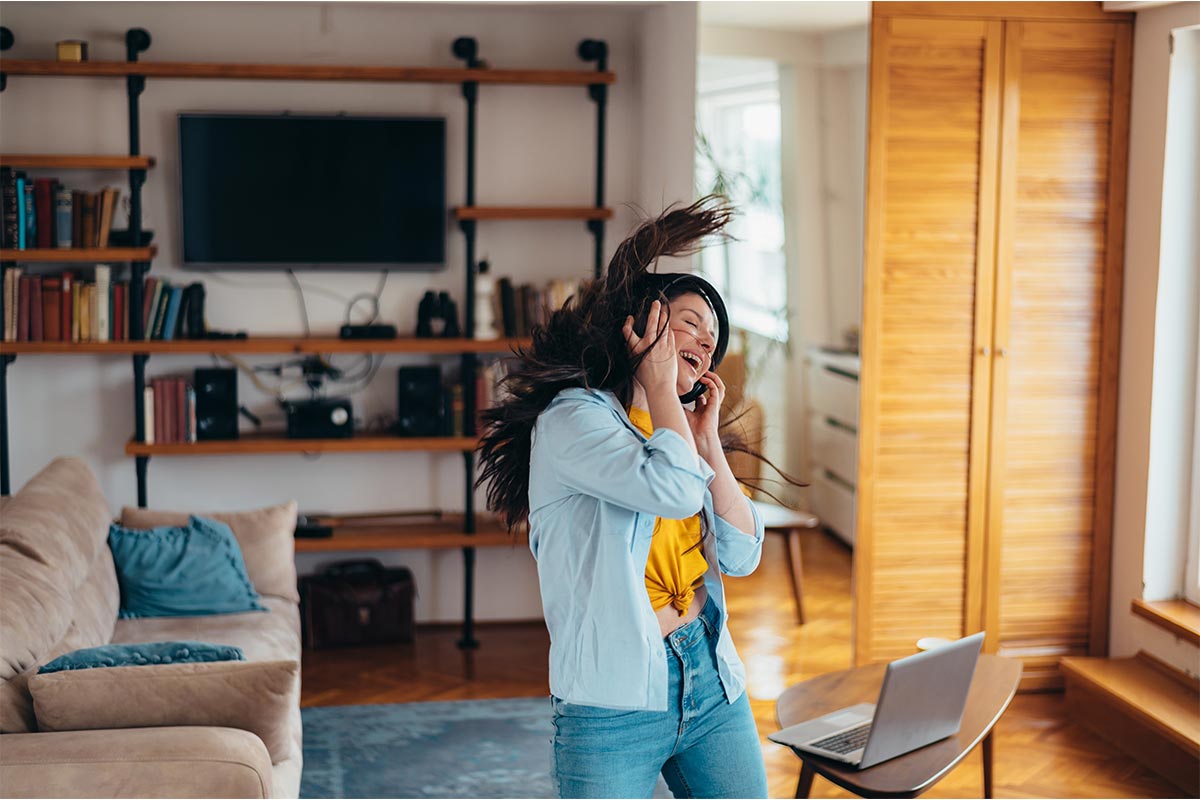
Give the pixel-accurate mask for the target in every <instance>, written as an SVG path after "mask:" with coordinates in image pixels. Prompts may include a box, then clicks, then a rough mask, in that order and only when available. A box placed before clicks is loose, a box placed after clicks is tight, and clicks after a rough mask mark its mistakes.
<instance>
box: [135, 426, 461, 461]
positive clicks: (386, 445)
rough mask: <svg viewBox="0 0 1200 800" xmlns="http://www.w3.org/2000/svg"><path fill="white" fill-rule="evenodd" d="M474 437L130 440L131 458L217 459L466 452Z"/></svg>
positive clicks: (254, 436) (265, 435)
mask: <svg viewBox="0 0 1200 800" xmlns="http://www.w3.org/2000/svg"><path fill="white" fill-rule="evenodd" d="M476 444H477V440H476V439H475V437H473V436H426V437H411V438H409V437H402V436H355V437H352V438H349V439H289V438H287V436H286V435H285V434H283V433H282V432H276V433H253V434H244V435H243V436H242V437H241V438H239V439H230V440H228V441H204V442H192V443H180V442H176V443H171V444H143V443H141V442H136V441H133V440H130V441H129V442H127V443H126V444H125V455H127V456H215V455H251V454H264V453H389V452H404V451H416V452H442V453H449V452H466V451H468V450H474V449H475V445H476Z"/></svg>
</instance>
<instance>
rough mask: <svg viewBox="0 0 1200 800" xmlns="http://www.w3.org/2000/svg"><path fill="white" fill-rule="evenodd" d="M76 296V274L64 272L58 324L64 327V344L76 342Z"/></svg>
mask: <svg viewBox="0 0 1200 800" xmlns="http://www.w3.org/2000/svg"><path fill="white" fill-rule="evenodd" d="M74 296H75V274H74V273H72V272H64V273H63V274H62V291H61V293H60V295H59V315H58V323H59V324H60V325H62V340H63V341H64V342H74V341H76V339H75V338H74V330H75V329H74V324H73V320H74V316H73V315H74V305H73V299H74Z"/></svg>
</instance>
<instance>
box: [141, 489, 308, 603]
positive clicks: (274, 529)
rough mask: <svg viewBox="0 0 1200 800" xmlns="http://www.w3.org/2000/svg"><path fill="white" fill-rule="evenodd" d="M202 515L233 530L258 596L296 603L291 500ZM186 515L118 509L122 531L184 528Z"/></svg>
mask: <svg viewBox="0 0 1200 800" xmlns="http://www.w3.org/2000/svg"><path fill="white" fill-rule="evenodd" d="M203 515H204V516H205V517H208V518H210V519H215V520H220V521H221V522H224V523H225V524H226V525H228V526H229V527H230V529H231V530H232V531H233V535H234V536H235V537H236V538H237V541H238V545H239V546H240V547H241V548H242V558H243V559H244V560H245V562H246V572H247V573H249V575H250V581H251V582H252V583H253V584H254V588H255V589H257V590H258V592H259V594H263V595H274V596H275V597H282V598H284V599H286V600H291V601H292V602H293V603H299V602H300V595H299V593H298V592H297V589H296V562H295V538H294V537H295V531H296V502H295V501H294V500H292V501H289V502H287V503H283V504H281V505H277V506H269V507H267V508H260V509H257V510H255V511H217V512H208V511H205V512H203ZM189 516H190V515H189V514H188V513H186V512H180V511H154V510H151V509H147V508H132V507H130V506H126V507H124V508H122V509H121V525H123V526H124V527H126V528H154V527H158V526H160V525H185V524H187V520H188V517H189Z"/></svg>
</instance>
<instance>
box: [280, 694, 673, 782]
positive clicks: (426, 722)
mask: <svg viewBox="0 0 1200 800" xmlns="http://www.w3.org/2000/svg"><path fill="white" fill-rule="evenodd" d="M302 716H303V718H304V773H303V776H302V780H301V783H300V796H301V797H304V798H311V797H338V798H341V797H463V798H469V797H555V796H556V794H555V791H554V787H553V786H552V784H551V782H550V766H551V758H552V744H551V741H552V739H553V736H554V723H553V722H552V721H551V718H550V700H549V698H546V697H540V698H539V697H533V698H519V699H513V700H459V701H455V702H445V703H398V704H390V705H372V706H324V707H320V708H305V709H303V710H302ZM655 796H656V797H670V796H671V794H670V792H669V791H668V790H667V787H666V784H665V783H664V782H663V780H662V778H659V782H658V791H656V792H655Z"/></svg>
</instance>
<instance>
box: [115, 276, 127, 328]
mask: <svg viewBox="0 0 1200 800" xmlns="http://www.w3.org/2000/svg"><path fill="white" fill-rule="evenodd" d="M128 288H129V284H127V283H125V281H117V282H116V283H114V284H113V295H112V296H113V316H112V325H113V341H114V342H123V341H125V340H126V321H125V302H126V301H125V298H126V292H127V290H128Z"/></svg>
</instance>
